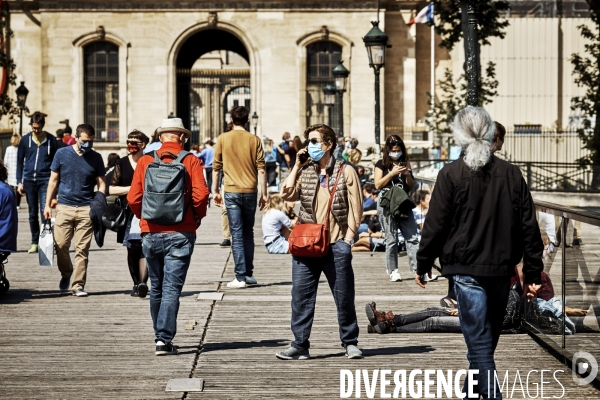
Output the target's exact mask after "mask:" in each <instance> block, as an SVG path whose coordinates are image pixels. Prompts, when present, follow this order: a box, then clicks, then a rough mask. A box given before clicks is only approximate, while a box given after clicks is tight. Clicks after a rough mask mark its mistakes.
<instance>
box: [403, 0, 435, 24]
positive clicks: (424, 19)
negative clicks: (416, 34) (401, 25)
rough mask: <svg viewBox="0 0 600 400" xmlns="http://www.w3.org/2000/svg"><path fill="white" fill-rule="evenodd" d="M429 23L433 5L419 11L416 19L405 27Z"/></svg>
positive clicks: (431, 19)
mask: <svg viewBox="0 0 600 400" xmlns="http://www.w3.org/2000/svg"><path fill="white" fill-rule="evenodd" d="M431 21H433V3H429V4H428V5H427V7H425V8H423V9H422V10H421V11H419V13H418V14H417V16H416V17H414V18H413V19H411V20H410V21H408V24H407V25H409V26H410V25H413V24H426V23H428V22H431Z"/></svg>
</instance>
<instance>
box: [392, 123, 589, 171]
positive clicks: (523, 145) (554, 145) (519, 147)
mask: <svg viewBox="0 0 600 400" xmlns="http://www.w3.org/2000/svg"><path fill="white" fill-rule="evenodd" d="M385 133H386V136H389V135H392V134H395V135H398V136H400V137H401V138H402V139H404V140H415V141H424V142H428V144H425V143H419V144H417V145H416V146H423V145H425V146H427V147H425V148H422V147H412V148H409V149H408V152H409V154H410V155H411V156H412V157H413V158H423V159H426V158H436V157H437V158H439V157H440V155H439V153H437V154H438V155H436V151H434V150H433V149H432V146H433V143H435V144H438V145H440V146H442V147H443V148H444V149H445V150H446V151H447V152H448V154H451V153H452V151H451V148H452V146H453V144H454V138H453V136H452V135H450V134H438V133H436V132H427V131H426V128H425V127H422V128H417V127H415V128H409V127H401V126H386V128H385ZM588 154H589V151H588V150H587V149H584V148H583V143H582V141H581V139H580V138H579V135H578V133H577V130H576V129H567V130H555V129H549V128H543V127H541V126H540V125H515V126H513V127H510V128H509V127H507V131H506V135H505V137H504V145H503V146H502V150H500V151H499V152H498V153H497V155H498V156H499V157H501V158H504V159H506V160H509V161H513V162H535V163H543V162H555V163H556V162H560V163H574V162H576V160H577V159H579V158H582V157H585V156H586V155H588Z"/></svg>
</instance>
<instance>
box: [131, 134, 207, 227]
mask: <svg viewBox="0 0 600 400" xmlns="http://www.w3.org/2000/svg"><path fill="white" fill-rule="evenodd" d="M181 150H183V149H182V148H181V146H180V145H179V144H177V143H172V142H166V143H163V144H162V147H161V148H160V149H159V150H157V151H158V155H159V156H162V154H163V153H164V152H165V151H169V152H170V153H173V154H175V155H177V153H179V152H180V151H181ZM153 161H154V154H153V153H150V154H146V155H145V156H143V157H142V158H140V159H139V161H138V163H137V166H136V168H135V172H134V174H133V182H131V189H130V190H129V193H128V194H127V202H128V203H129V208H130V209H131V211H132V212H133V213H134V214H135V216H136V217H138V218H139V219H140V220H141V222H140V227H141V230H142V233H158V232H192V233H196V229H198V227H199V226H200V220H201V219H202V218H204V217H205V216H206V206H207V205H208V194H209V192H208V188H207V187H206V181H205V180H204V167H203V166H202V165H201V164H200V161H199V160H198V158H196V157H194V156H193V154H192V155H191V156H188V157H186V158H184V159H183V165H185V169H186V173H187V179H186V182H185V185H186V189H187V190H186V193H187V197H186V204H187V203H188V202H189V201H190V196H191V198H192V203H191V206H190V207H188V210H187V213H186V214H185V218H184V219H183V221H181V223H179V224H176V225H159V224H153V223H152V222H148V221H146V220H144V219H142V197H143V196H144V180H145V178H146V168H147V167H148V164H150V163H151V162H153ZM163 161H165V162H172V161H173V158H171V157H170V156H169V155H167V156H166V157H165V158H163Z"/></svg>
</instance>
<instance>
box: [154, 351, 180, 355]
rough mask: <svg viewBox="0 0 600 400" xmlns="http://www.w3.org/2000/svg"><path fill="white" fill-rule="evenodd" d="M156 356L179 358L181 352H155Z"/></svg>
mask: <svg viewBox="0 0 600 400" xmlns="http://www.w3.org/2000/svg"><path fill="white" fill-rule="evenodd" d="M154 354H155V355H157V356H177V355H179V352H175V353H173V352H169V351H155V352H154Z"/></svg>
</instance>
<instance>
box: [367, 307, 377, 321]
mask: <svg viewBox="0 0 600 400" xmlns="http://www.w3.org/2000/svg"><path fill="white" fill-rule="evenodd" d="M365 312H366V313H367V318H368V319H369V322H370V323H371V325H373V326H374V325H377V317H376V316H375V313H374V312H373V309H372V308H371V305H370V304H367V305H366V306H365Z"/></svg>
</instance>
